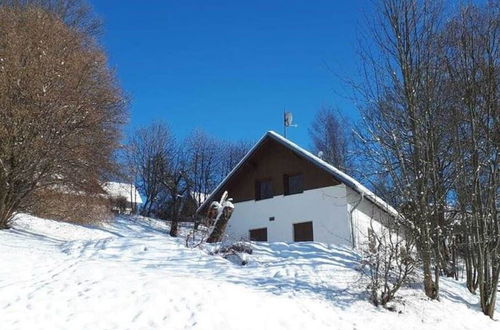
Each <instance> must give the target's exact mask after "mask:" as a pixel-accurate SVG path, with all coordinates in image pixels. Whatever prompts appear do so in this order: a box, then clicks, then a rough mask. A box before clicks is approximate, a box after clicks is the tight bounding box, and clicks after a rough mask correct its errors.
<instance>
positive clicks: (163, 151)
mask: <svg viewBox="0 0 500 330" xmlns="http://www.w3.org/2000/svg"><path fill="white" fill-rule="evenodd" d="M175 151H176V144H175V139H174V137H173V135H172V134H171V133H170V129H169V128H168V126H167V125H166V124H164V123H155V124H151V125H149V126H147V127H142V128H139V129H138V130H137V131H136V132H135V133H134V134H133V135H132V136H131V137H130V139H129V142H128V145H127V155H126V157H127V164H128V167H129V169H130V170H129V172H132V173H134V176H135V180H136V182H135V183H136V186H137V189H138V190H139V192H140V193H141V194H142V195H143V196H144V197H145V201H144V204H143V206H142V214H143V215H146V216H151V215H152V212H153V211H154V209H155V207H157V203H158V202H159V198H160V195H161V190H162V175H163V173H162V171H163V170H164V166H165V161H166V160H167V159H169V158H170V157H171V156H172V155H174V154H175Z"/></svg>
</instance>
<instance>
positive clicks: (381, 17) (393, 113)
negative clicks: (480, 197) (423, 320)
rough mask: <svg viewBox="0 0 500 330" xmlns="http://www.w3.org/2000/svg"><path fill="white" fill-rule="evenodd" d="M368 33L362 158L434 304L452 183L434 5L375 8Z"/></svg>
mask: <svg viewBox="0 0 500 330" xmlns="http://www.w3.org/2000/svg"><path fill="white" fill-rule="evenodd" d="M378 4H379V6H378V16H377V19H376V20H375V22H374V24H373V26H371V33H370V34H369V35H370V37H372V40H373V44H374V46H375V47H374V49H375V51H374V52H372V51H367V50H363V51H362V59H363V61H364V64H365V67H364V71H363V72H364V74H365V79H364V80H363V83H361V85H357V86H356V87H357V90H358V91H359V92H360V95H361V97H362V98H363V99H364V101H365V102H364V106H363V108H362V116H363V124H364V127H363V128H362V129H360V130H359V132H358V138H360V139H361V141H362V145H363V146H364V148H365V150H364V151H365V155H367V156H368V158H369V159H370V161H371V162H374V163H376V164H377V165H378V167H379V169H380V171H381V173H379V174H382V175H385V177H386V182H388V183H390V184H391V190H392V192H393V194H394V196H393V200H396V201H397V204H398V205H399V209H400V212H401V213H402V215H403V216H404V218H405V220H406V221H407V223H408V225H409V228H410V229H411V230H412V231H413V232H412V235H414V237H415V240H416V245H417V248H418V250H419V254H420V258H421V259H422V265H423V271H424V287H425V293H426V294H427V296H429V297H430V298H433V299H435V298H438V294H439V276H440V272H441V260H442V254H441V246H442V244H441V242H442V241H443V235H442V228H443V226H442V222H443V219H444V209H445V207H444V205H445V202H446V198H447V196H448V195H449V193H450V180H452V179H453V178H452V177H451V176H450V174H449V173H448V172H447V170H446V168H447V166H448V164H449V160H448V159H447V158H446V157H445V155H447V151H446V148H447V147H448V142H449V141H448V140H447V138H446V137H447V135H446V130H445V129H443V128H446V125H445V124H446V117H445V116H444V115H443V114H444V113H445V112H444V111H443V110H444V109H445V107H446V102H445V101H446V100H445V99H443V98H442V97H441V95H443V94H444V92H443V88H444V87H443V84H442V81H443V77H442V72H443V70H442V69H443V68H442V61H441V58H440V56H439V54H440V47H441V44H440V39H439V32H440V29H441V27H442V24H441V18H442V8H441V7H440V5H439V3H438V2H437V1H418V0H380V1H378Z"/></svg>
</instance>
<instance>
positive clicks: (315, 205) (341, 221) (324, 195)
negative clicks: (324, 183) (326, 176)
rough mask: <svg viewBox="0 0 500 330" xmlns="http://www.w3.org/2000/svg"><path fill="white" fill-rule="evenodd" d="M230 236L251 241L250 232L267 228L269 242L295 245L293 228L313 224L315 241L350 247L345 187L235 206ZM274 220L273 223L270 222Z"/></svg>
mask: <svg viewBox="0 0 500 330" xmlns="http://www.w3.org/2000/svg"><path fill="white" fill-rule="evenodd" d="M234 206H235V208H234V213H233V215H232V217H231V219H230V220H229V224H228V228H227V234H228V236H229V238H230V239H234V240H238V239H244V240H248V239H249V230H250V229H258V228H264V227H266V228H267V237H268V241H270V242H292V241H293V224H294V223H299V222H307V221H312V222H313V236H314V240H315V241H318V242H323V243H328V244H338V245H349V246H350V245H351V244H352V243H351V229H350V222H349V214H348V212H347V210H348V208H347V198H346V186H345V185H343V184H341V185H337V186H332V187H325V188H319V189H311V190H306V191H304V192H303V193H301V194H295V195H288V196H283V195H281V196H274V197H273V198H269V199H264V200H259V201H255V200H251V201H246V202H240V203H235V204H234ZM270 217H274V221H270V220H269V218H270Z"/></svg>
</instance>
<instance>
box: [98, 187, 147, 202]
mask: <svg viewBox="0 0 500 330" xmlns="http://www.w3.org/2000/svg"><path fill="white" fill-rule="evenodd" d="M102 188H103V189H104V191H106V193H107V194H108V195H110V196H111V197H113V198H118V197H124V198H126V199H127V202H133V203H137V204H142V198H141V195H140V194H139V191H137V188H136V187H135V186H134V185H133V184H130V183H122V182H105V183H104V184H103V185H102Z"/></svg>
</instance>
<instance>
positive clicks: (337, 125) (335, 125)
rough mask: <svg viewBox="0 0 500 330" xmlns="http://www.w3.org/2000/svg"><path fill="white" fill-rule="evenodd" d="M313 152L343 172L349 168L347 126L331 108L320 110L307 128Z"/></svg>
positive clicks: (338, 113) (348, 133)
mask: <svg viewBox="0 0 500 330" xmlns="http://www.w3.org/2000/svg"><path fill="white" fill-rule="evenodd" d="M309 135H310V137H311V140H312V142H313V151H314V153H316V154H320V153H321V158H322V159H323V160H325V161H326V162H328V163H330V164H332V165H333V166H335V167H337V168H339V169H340V170H342V171H344V172H349V171H350V166H349V154H348V152H349V140H350V132H349V125H348V124H347V122H346V120H345V118H341V115H340V112H339V111H336V110H334V109H333V108H327V107H324V108H321V110H319V111H318V112H317V113H316V116H315V117H314V120H313V122H312V124H311V127H310V128H309Z"/></svg>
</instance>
